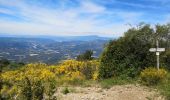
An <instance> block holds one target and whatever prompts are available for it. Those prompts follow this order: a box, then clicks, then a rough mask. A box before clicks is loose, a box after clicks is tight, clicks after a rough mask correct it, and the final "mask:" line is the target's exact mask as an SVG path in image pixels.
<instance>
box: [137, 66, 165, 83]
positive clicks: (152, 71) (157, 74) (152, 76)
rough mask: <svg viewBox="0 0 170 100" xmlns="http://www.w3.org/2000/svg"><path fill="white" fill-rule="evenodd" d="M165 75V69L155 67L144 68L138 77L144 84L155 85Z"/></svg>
mask: <svg viewBox="0 0 170 100" xmlns="http://www.w3.org/2000/svg"><path fill="white" fill-rule="evenodd" d="M166 75H167V71H166V70H165V69H159V70H157V69H156V68H152V67H149V68H146V69H145V70H143V71H142V72H141V74H140V78H141V81H142V83H143V84H145V85H157V84H158V83H160V82H162V81H163V80H164V79H165V78H166Z"/></svg>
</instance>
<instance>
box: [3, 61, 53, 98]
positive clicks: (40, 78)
mask: <svg viewBox="0 0 170 100" xmlns="http://www.w3.org/2000/svg"><path fill="white" fill-rule="evenodd" d="M2 81H3V83H4V84H3V88H2V90H1V95H2V97H3V98H6V99H12V100H13V99H20V100H22V99H24V100H42V99H43V98H44V96H46V97H47V98H48V99H51V98H53V94H54V92H55V89H56V87H55V86H56V83H55V82H56V78H55V74H54V73H53V72H51V71H50V70H49V69H48V68H47V65H45V64H28V65H26V66H25V67H24V68H21V69H19V70H16V71H7V72H4V73H2Z"/></svg>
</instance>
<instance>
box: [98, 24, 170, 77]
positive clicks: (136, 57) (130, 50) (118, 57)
mask: <svg viewBox="0 0 170 100" xmlns="http://www.w3.org/2000/svg"><path fill="white" fill-rule="evenodd" d="M153 30H154V29H153V28H151V27H150V26H149V25H145V24H141V25H139V26H138V28H131V29H129V30H128V31H127V32H125V34H124V36H123V37H121V38H119V39H117V40H113V41H110V42H109V43H108V45H107V46H106V48H105V50H104V52H103V53H102V56H101V66H100V68H99V76H100V77H101V78H110V77H113V76H121V75H126V76H127V77H132V78H133V77H136V76H138V75H139V74H140V72H141V71H142V70H143V69H145V68H146V67H147V66H154V64H155V63H156V59H155V54H153V53H151V52H149V49H150V48H151V47H155V38H154V37H159V40H160V47H166V53H167V52H169V51H170V50H169V49H170V48H169V47H170V43H169V41H170V39H169V34H168V33H169V30H170V25H169V24H168V25H162V26H161V25H157V26H156V32H157V33H159V34H158V35H157V34H156V33H154V31H153ZM167 42H168V43H169V44H167ZM166 53H164V55H161V58H162V57H163V56H164V57H165V59H166V60H169V56H168V55H166ZM162 62H164V63H163V65H165V66H166V68H169V67H170V66H169V65H168V63H169V62H170V61H162Z"/></svg>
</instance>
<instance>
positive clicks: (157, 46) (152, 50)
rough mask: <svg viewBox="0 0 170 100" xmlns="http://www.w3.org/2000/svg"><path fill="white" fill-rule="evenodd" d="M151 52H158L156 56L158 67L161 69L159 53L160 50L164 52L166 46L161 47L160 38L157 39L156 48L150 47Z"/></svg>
mask: <svg viewBox="0 0 170 100" xmlns="http://www.w3.org/2000/svg"><path fill="white" fill-rule="evenodd" d="M149 51H150V52H156V58H157V69H158V70H159V55H160V52H164V51H165V48H159V43H158V39H157V40H156V48H150V49H149Z"/></svg>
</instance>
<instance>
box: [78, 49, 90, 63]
mask: <svg viewBox="0 0 170 100" xmlns="http://www.w3.org/2000/svg"><path fill="white" fill-rule="evenodd" d="M92 55H93V51H92V50H86V52H85V53H83V54H81V55H78V56H77V60H78V61H87V60H92V59H93V57H92Z"/></svg>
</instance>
